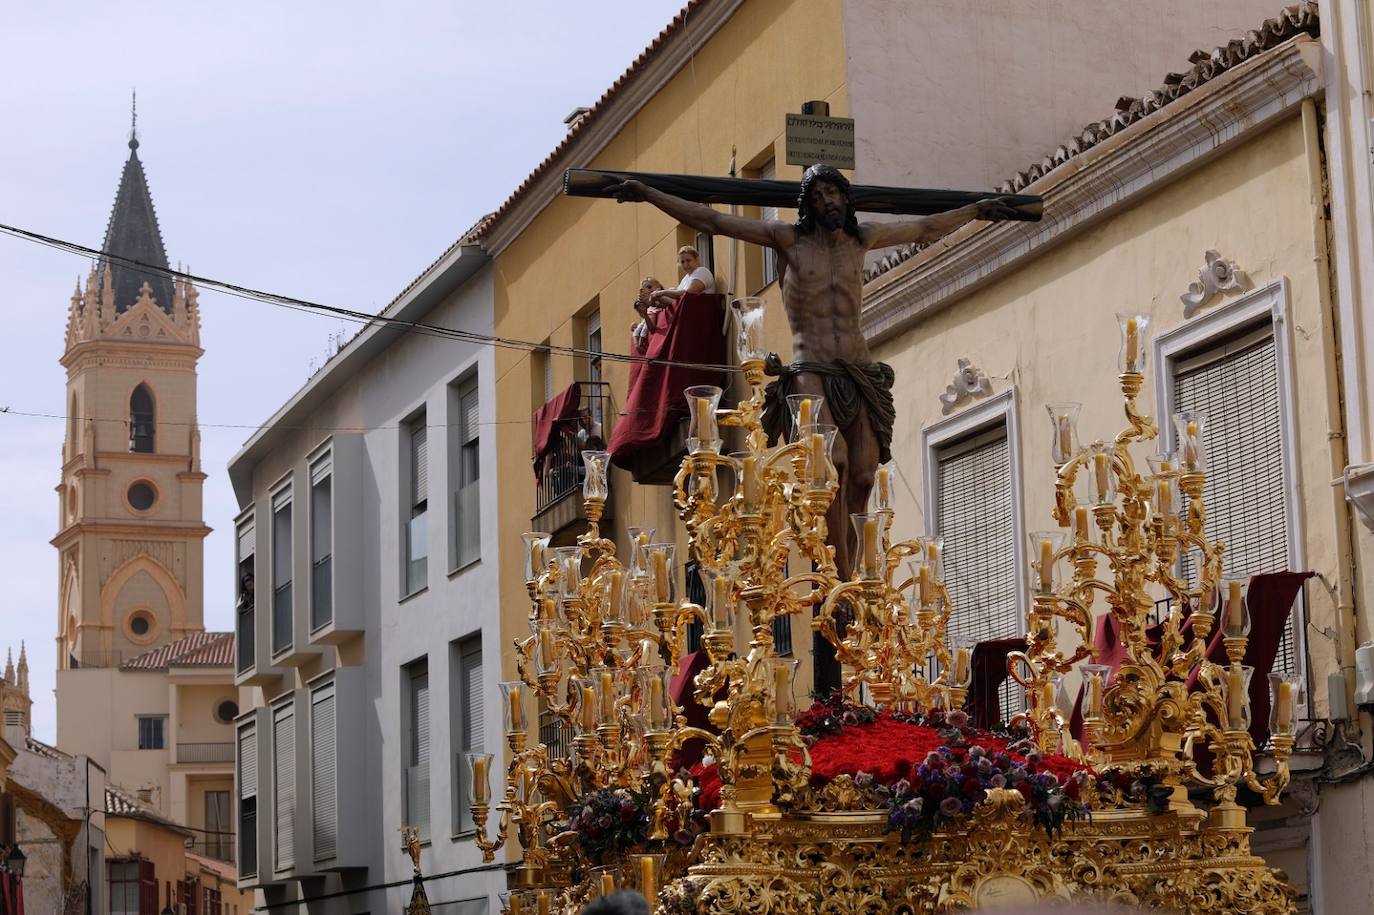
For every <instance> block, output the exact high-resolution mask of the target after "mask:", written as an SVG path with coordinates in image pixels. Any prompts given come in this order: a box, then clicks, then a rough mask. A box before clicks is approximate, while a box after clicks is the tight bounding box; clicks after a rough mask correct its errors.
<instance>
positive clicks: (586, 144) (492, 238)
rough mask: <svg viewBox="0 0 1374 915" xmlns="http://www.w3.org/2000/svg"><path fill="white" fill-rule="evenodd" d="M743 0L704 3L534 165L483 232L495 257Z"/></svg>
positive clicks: (632, 117) (726, 19)
mask: <svg viewBox="0 0 1374 915" xmlns="http://www.w3.org/2000/svg"><path fill="white" fill-rule="evenodd" d="M743 2H744V0H718V2H715V3H705V4H702V5H701V7H700V8H699V9H696V10H694V11H693V12H692V14H691V19H690V21H689V22H687V23H686V24H685V28H683V30H682V31H681V32H680V33H678V34H676V35H674V36H673V37H672V38H670V39H669V40H668V41H666V42H664V44H663V45H662V46H661V47H659V48H655V49H653V50H652V51H651V52H650V53H649V57H648V59H647V60H646V61H645V63H644V66H643V69H641V70H639V72H637V73H635V74H633V77H632V78H631V79H630V80H629V81H628V82H627V84H626V85H625V86H624V87H623V88H621V89H620V90H619V91H618V92H617V94H616V96H615V98H614V99H612V100H611V101H610V102H609V103H608V104H607V105H606V108H605V110H604V111H600V112H597V113H596V117H595V118H593V119H591V120H589V121H588V122H587V123H586V124H585V125H584V126H583V127H582V128H580V129H579V130H578V132H577V136H576V137H575V138H573V139H572V142H571V143H570V144H569V146H568V148H567V149H565V150H562V151H561V152H555V154H554V155H553V157H552V158H554V159H555V160H556V161H553V162H550V163H548V164H547V166H545V165H541V166H540V167H539V168H538V169H536V174H535V175H534V176H532V178H531V180H530V184H529V186H528V187H522V188H521V189H519V190H517V191H516V192H515V193H516V195H517V199H515V200H513V201H512V203H511V205H510V209H509V210H507V211H506V212H504V213H499V214H498V217H497V219H496V220H495V221H494V223H493V224H492V225H491V227H490V228H488V229H486V230H485V231H484V232H483V233H482V247H483V248H484V249H485V250H486V252H487V253H488V254H489V255H491V256H492V257H495V256H496V255H497V254H499V253H500V252H501V251H502V250H504V249H505V247H506V246H507V245H509V244H510V243H511V242H513V241H514V240H515V239H516V238H518V237H519V235H520V233H521V232H523V231H525V228H526V227H527V226H528V225H529V224H530V223H531V222H533V221H534V218H535V217H536V216H538V215H539V213H540V212H541V211H542V210H543V209H544V207H546V206H548V205H549V204H550V203H551V202H553V200H554V198H556V197H558V196H559V195H560V194H561V193H562V190H563V171H564V170H565V169H569V168H583V167H586V166H587V165H590V164H591V161H592V159H593V158H595V157H596V155H597V153H599V152H601V151H602V150H603V149H605V148H606V146H607V145H608V144H609V143H610V142H611V141H612V140H614V139H615V138H616V137H617V136H619V135H620V132H621V131H622V130H623V129H624V128H625V126H626V125H627V124H629V123H630V121H631V120H633V119H634V118H635V116H636V115H638V114H639V112H640V110H641V109H642V108H643V107H644V106H645V105H646V104H648V102H649V100H650V99H652V98H653V97H654V95H655V94H657V92H658V91H659V90H660V89H662V88H663V87H664V86H665V85H667V83H668V81H669V80H671V79H672V78H673V77H674V76H676V75H677V73H678V71H680V70H681V69H682V68H683V67H685V66H686V65H687V63H688V62H689V61H690V60H691V59H692V55H693V54H694V53H696V51H697V50H698V49H699V48H700V47H701V45H703V44H704V43H705V42H706V40H707V39H708V38H710V37H711V36H712V35H714V34H715V33H716V30H717V29H719V28H720V27H721V26H722V25H724V24H725V23H726V22H727V21H728V20H729V18H730V17H731V16H732V15H734V13H735V10H737V9H739V7H740V5H741V4H742V3H743Z"/></svg>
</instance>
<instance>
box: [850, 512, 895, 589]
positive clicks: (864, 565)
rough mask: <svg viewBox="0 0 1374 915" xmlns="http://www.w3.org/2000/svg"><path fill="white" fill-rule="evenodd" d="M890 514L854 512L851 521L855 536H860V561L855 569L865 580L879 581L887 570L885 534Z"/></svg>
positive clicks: (855, 565)
mask: <svg viewBox="0 0 1374 915" xmlns="http://www.w3.org/2000/svg"><path fill="white" fill-rule="evenodd" d="M887 519H888V516H887V515H885V514H881V513H864V514H859V513H857V512H856V513H854V514H851V515H850V516H849V521H850V523H851V524H853V525H854V536H855V537H856V538H858V544H859V553H858V562H856V563H855V564H854V567H855V568H854V571H855V573H856V574H857V575H858V577H859V578H862V579H864V580H865V581H877V580H879V579H881V578H882V577H883V575H884V573H885V572H886V571H887V557H886V555H885V554H884V553H883V534H884V533H885V532H886V530H887Z"/></svg>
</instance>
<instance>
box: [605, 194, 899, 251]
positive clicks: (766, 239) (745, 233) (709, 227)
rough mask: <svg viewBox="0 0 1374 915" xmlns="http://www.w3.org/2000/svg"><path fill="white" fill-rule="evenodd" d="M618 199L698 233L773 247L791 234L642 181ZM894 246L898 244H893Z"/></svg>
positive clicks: (775, 225) (775, 224)
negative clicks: (654, 209)
mask: <svg viewBox="0 0 1374 915" xmlns="http://www.w3.org/2000/svg"><path fill="white" fill-rule="evenodd" d="M613 193H614V194H615V199H616V200H618V201H620V202H621V203H631V202H639V201H643V202H645V203H652V204H653V205H654V206H656V207H658V208H659V209H660V210H662V211H663V212H665V213H667V214H668V215H669V216H671V217H673V218H674V219H676V220H677V221H678V222H680V223H682V224H683V225H687V226H691V227H692V228H693V229H696V230H697V231H698V232H710V233H711V234H712V235H725V236H728V237H730V238H738V239H739V240H740V241H747V242H752V243H753V244H756V245H764V246H766V247H770V248H777V247H780V245H779V242H780V241H784V240H783V239H782V238H781V237H780V233H781V232H785V231H790V228H791V227H790V226H787V225H786V224H785V223H781V222H774V221H764V220H762V219H748V218H746V217H744V216H731V215H730V214H729V213H721V212H719V211H717V210H713V209H711V208H710V207H708V206H706V205H705V204H701V203H692V202H691V201H688V200H683V199H682V198H681V197H674V196H673V195H672V194H665V193H663V191H660V190H658V189H657V188H652V187H649V186H647V185H645V184H642V183H640V182H638V181H634V180H630V181H622V182H621V183H620V184H618V185H616V187H615V188H614V189H613ZM892 244H897V242H893V243H892Z"/></svg>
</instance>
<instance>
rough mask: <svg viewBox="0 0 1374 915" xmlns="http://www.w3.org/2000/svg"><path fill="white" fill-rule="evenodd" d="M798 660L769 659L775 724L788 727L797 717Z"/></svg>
mask: <svg viewBox="0 0 1374 915" xmlns="http://www.w3.org/2000/svg"><path fill="white" fill-rule="evenodd" d="M800 663H801V662H800V661H798V660H797V659H796V658H769V659H768V665H769V668H770V673H771V674H772V689H771V690H770V691H771V693H772V699H773V709H772V712H773V724H774V725H778V726H787V725H790V724H791V723H792V720H793V719H794V718H795V717H796V698H795V692H794V689H793V687H794V683H795V681H796V678H797V665H798V664H800Z"/></svg>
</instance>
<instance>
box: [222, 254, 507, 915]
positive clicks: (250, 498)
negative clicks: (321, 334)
mask: <svg viewBox="0 0 1374 915" xmlns="http://www.w3.org/2000/svg"><path fill="white" fill-rule="evenodd" d="M487 264H488V261H487V258H486V256H485V255H484V254H483V253H482V252H481V251H480V250H479V249H478V248H477V247H475V246H472V245H469V244H467V243H466V240H460V241H459V242H458V243H456V244H455V245H454V246H453V247H452V248H450V249H449V250H448V251H447V252H446V253H445V254H444V256H443V257H441V258H440V259H439V260H438V261H437V262H436V263H435V264H433V265H432V266H431V267H430V268H429V269H428V270H426V271H425V273H424V274H423V275H421V276H420V277H419V278H418V279H417V280H416V281H415V282H414V283H412V284H411V285H410V286H409V287H408V288H407V289H406V290H405V291H404V292H403V293H402V294H401V295H400V296H399V297H398V298H397V299H396V300H395V301H394V302H393V303H392V304H391V305H390V306H389V307H388V308H387V309H386V310H385V311H384V312H383V313H382V316H381V317H382V318H384V319H390V320H394V321H398V322H411V321H419V322H424V323H426V324H430V325H441V326H443V327H445V328H453V329H457V330H460V331H470V332H479V333H486V334H489V333H490V332H491V328H492V284H491V277H490V270H489V269H488V267H487ZM492 366H493V354H492V350H491V348H490V347H489V346H480V345H476V344H474V343H471V342H467V341H465V340H460V339H456V338H454V337H451V336H445V335H436V334H433V333H425V332H422V331H417V330H411V329H410V328H408V327H405V326H401V325H398V324H394V323H379V324H374V325H372V326H369V327H367V328H366V329H364V330H363V331H362V332H360V333H359V334H358V335H357V336H355V337H354V338H353V340H351V341H350V342H349V343H348V345H347V346H345V347H344V348H343V349H342V350H340V351H339V352H338V353H337V354H336V355H335V356H334V357H333V358H332V359H330V361H329V362H328V363H327V364H326V365H325V367H324V368H323V369H321V370H320V371H319V372H318V373H316V374H315V375H314V377H312V378H311V379H310V380H309V381H308V382H307V383H306V384H305V386H304V387H302V388H301V389H300V390H299V391H298V392H297V393H296V394H295V395H294V396H293V397H291V398H290V400H288V401H287V402H286V403H285V404H284V405H283V406H282V407H281V408H280V409H279V410H278V411H277V412H276V413H275V414H274V415H273V416H272V417H271V419H270V420H268V422H267V423H266V425H264V426H263V428H262V429H261V430H259V431H258V432H257V433H255V434H254V435H253V437H252V438H251V439H249V441H248V442H247V444H245V445H244V447H243V449H242V450H241V451H240V452H239V453H238V454H237V455H235V457H234V458H233V460H232V461H231V462H230V465H229V473H230V476H231V479H232V481H233V485H234V490H235V493H236V496H237V498H238V502H239V506H240V508H241V510H242V513H241V514H240V516H239V518H238V519H237V537H236V543H237V548H236V549H237V555H236V556H235V557H234V561H235V563H236V565H237V567H238V575H237V579H238V581H239V591H240V594H239V600H238V606H239V610H238V616H237V622H238V636H237V638H238V646H237V647H238V660H237V678H238V683H239V685H240V686H246V687H249V690H248V692H249V693H250V694H251V696H252V698H253V701H252V702H251V703H245V709H246V710H245V712H244V713H243V714H242V715H241V716H240V717H239V719H238V722H237V753H236V755H237V763H236V770H237V777H236V797H237V804H236V811H237V813H236V816H237V818H238V827H239V835H240V842H239V874H240V886H241V887H252V888H255V889H257V890H258V891H259V904H260V905H261V906H266V907H267V911H272V909H273V908H274V907H276V906H282V907H283V908H284V910H286V911H296V910H297V909H298V905H297V904H298V903H306V902H307V901H308V900H313V899H317V898H318V897H323V896H328V897H330V898H328V899H322V900H320V901H318V902H314V903H310V904H308V905H302V906H299V910H301V911H305V910H308V911H310V912H331V913H332V912H340V913H363V912H372V913H376V912H394V911H399V910H400V908H401V906H402V905H403V903H404V899H405V898H407V897H408V894H409V888H408V887H406V886H401V887H394V888H392V889H389V890H386V889H381V888H378V885H379V884H386V883H392V882H396V881H402V880H407V879H408V878H409V877H410V875H411V865H410V861H409V859H408V857H407V856H406V855H405V854H404V853H403V852H402V850H401V833H400V830H401V827H402V826H403V825H412V826H416V827H418V828H419V829H420V830H421V832H422V835H423V837H424V840H425V842H424V850H423V852H422V856H421V861H422V865H423V867H424V871H425V873H426V874H431V875H439V874H446V873H450V872H453V871H465V873H461V874H457V875H453V876H448V877H439V878H436V879H433V880H431V881H430V882H429V883H428V884H427V892H428V894H429V898H430V900H431V901H432V902H433V903H436V904H438V903H454V904H452V905H446V906H444V908H443V909H442V911H444V912H447V913H465V912H472V913H479V912H487V911H497V910H498V908H497V904H496V900H495V898H494V897H495V894H496V892H497V891H498V889H504V886H505V878H504V874H503V873H502V870H501V865H500V864H499V863H498V864H493V865H485V866H484V865H483V864H482V857H481V853H480V851H479V850H478V848H477V847H476V845H475V843H474V842H473V831H472V824H471V821H470V819H469V817H468V811H467V810H466V808H465V806H464V799H465V796H466V795H465V790H464V786H463V785H462V783H461V782H462V779H463V778H464V775H463V762H462V758H463V754H464V752H466V751H468V750H472V749H481V748H485V749H486V750H487V751H489V752H496V753H498V754H499V753H500V752H501V749H502V748H501V747H500V746H498V745H497V738H496V737H495V736H494V735H499V734H500V732H501V719H500V707H499V701H498V697H499V691H498V690H497V688H496V681H497V679H498V678H499V670H500V665H499V663H497V662H496V659H497V658H498V657H499V653H500V650H501V649H500V644H499V641H500V630H499V626H498V607H497V602H496V599H495V597H496V594H497V580H496V576H497V572H496V569H497V563H496V562H495V555H496V553H495V550H496V543H495V536H496V535H495V532H496V500H495V493H494V483H495V474H494V473H493V472H491V471H492V470H493V468H494V462H495V461H496V459H497V457H496V453H495V443H494V438H493V437H492V436H490V435H488V434H486V432H485V431H484V428H483V427H484V424H488V423H490V422H491V419H492V417H493V416H494V397H493V394H492V390H493V387H494V378H493V372H492ZM522 457H523V455H522ZM245 573H248V574H251V575H252V576H253V578H252V580H251V581H247V582H246V581H245V578H244V574H245ZM254 584H255V585H256V587H254V586H253V585H254ZM484 659H485V660H486V662H487V663H486V664H485V665H484V663H483V662H484Z"/></svg>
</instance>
